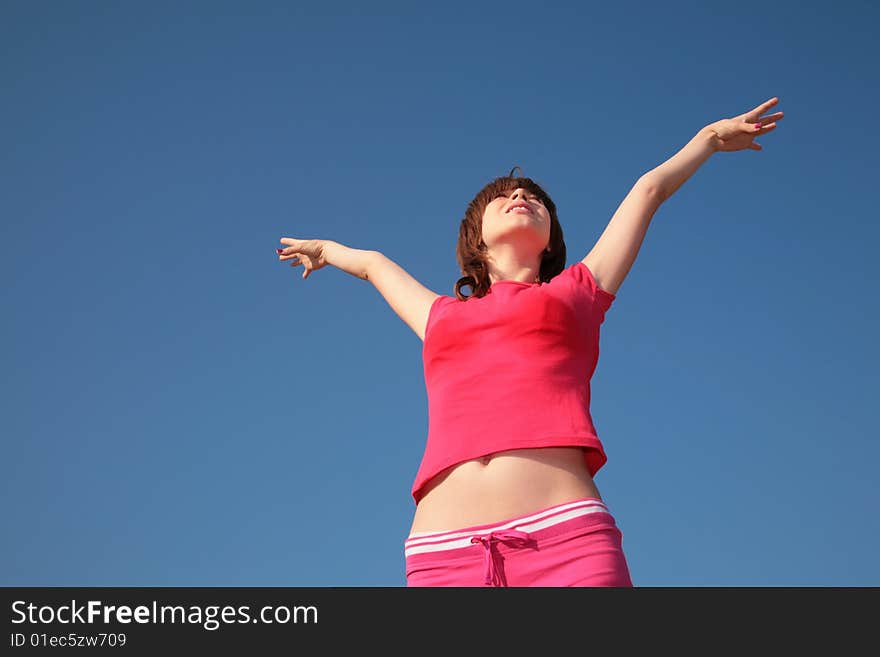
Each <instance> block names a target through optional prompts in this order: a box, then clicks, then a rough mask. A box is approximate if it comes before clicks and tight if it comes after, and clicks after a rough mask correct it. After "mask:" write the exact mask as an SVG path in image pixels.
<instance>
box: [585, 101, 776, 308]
mask: <svg viewBox="0 0 880 657" xmlns="http://www.w3.org/2000/svg"><path fill="white" fill-rule="evenodd" d="M778 102H779V99H778V98H771V99H770V100H768V101H767V102H765V103H762V104H760V105H758V106H757V107H756V108H755V109H753V110H751V111H749V112H745V113H743V114H740V115H739V116H736V117H733V118H730V119H721V120H720V121H716V122H714V123H711V124H709V125H707V126H706V127H704V128H702V129H701V130H700V131H699V132H697V134H696V135H695V136H694V137H693V138H692V139H691V140H690V141H689V142H688V143H687V144H686V145H685V146H684V148H682V149H681V150H680V151H679V152H678V153H676V154H675V155H673V156H672V157H671V158H669V159H668V160H666V162H664V163H663V164H661V165H660V166H658V167H657V168H655V169H652V170H650V171H648V172H647V173H645V174H644V175H643V176H642V177H641V178H639V180H638V181H637V182H636V184H635V186H634V187H633V188H632V190H631V191H630V192H629V194H627V196H626V198H624V200H623V202H622V203H621V204H620V207H618V209H617V211H616V212H615V213H614V216H612V217H611V221H609V222H608V226H607V227H606V228H605V230H604V232H603V233H602V235H601V236H600V237H599V239H598V241H597V242H596V245H595V246H594V247H593V248H592V250H591V251H590V252H589V253H588V254H587V255H586V257H584V259H583V260H582V262H583V263H584V264H585V265H586V266H587V267H588V268H589V269H590V271H591V272H592V274H593V277H594V278H595V280H596V283H597V284H598V285H599V287H601V288H602V289H603V290H606V291H608V292H611V293H612V294H617V290H618V289H619V288H620V285H621V284H622V283H623V280H624V279H625V278H626V276H627V275H628V274H629V270H630V268H631V267H632V265H633V263H634V262H635V259H636V256H637V255H638V252H639V250H640V249H641V246H642V242H643V240H644V237H645V234H646V233H647V231H648V225H649V224H650V223H651V218H652V217H653V216H654V213H655V212H656V210H657V208H658V207H659V206H660V205H661V204H662V203H663V202H664V201H665V200H666V199H668V198H669V197H670V196H672V195H673V194H674V193H675V192H676V191H677V190H678V188H679V187H681V186H682V185H683V184H684V182H685V181H686V180H687V179H688V178H690V177H691V176H692V175H693V174H694V172H696V170H697V169H699V168H700V166H701V165H702V164H703V163H704V162H705V161H706V160H708V159H709V156H710V155H712V154H713V153H716V152H719V151H739V150H743V149H746V148H748V149H751V150H755V151H760V150H761V145H760V144H758V143H756V142H754V141H753V140H754V139H755V137H759V136H761V135H765V134H767V133H768V132H770V131H771V130H774V129H775V128H776V122H777V121H779V120H780V119H781V118H782V116H783V114H782V112H776V113H775V114H771V115H769V116H765V117H762V116H761V115H762V114H763V113H764V112H766V111H767V110H768V109H770V108H771V107H772V106H773V105H775V104H776V103H778Z"/></svg>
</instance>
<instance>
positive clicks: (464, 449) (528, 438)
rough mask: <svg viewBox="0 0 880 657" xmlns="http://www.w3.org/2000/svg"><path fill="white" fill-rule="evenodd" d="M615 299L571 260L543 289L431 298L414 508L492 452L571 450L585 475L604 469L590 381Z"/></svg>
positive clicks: (513, 285)
mask: <svg viewBox="0 0 880 657" xmlns="http://www.w3.org/2000/svg"><path fill="white" fill-rule="evenodd" d="M615 298H616V295H614V294H611V293H610V292H607V291H606V290H603V289H601V288H599V287H598V285H597V284H596V280H595V279H594V278H593V275H592V273H591V272H590V270H589V269H588V268H587V266H586V265H584V264H583V262H577V263H575V264H574V265H571V266H569V267H568V268H566V269H564V270H563V271H562V272H560V273H559V274H558V275H557V276H555V277H554V278H553V279H551V280H550V282H549V283H521V282H519V281H499V282H497V283H495V284H494V285H492V286H491V287H490V288H489V292H488V293H487V294H486V295H485V296H484V297H482V298H479V299H478V298H475V297H472V298H469V299H468V300H467V301H459V300H458V299H456V298H455V297H450V296H445V295H441V296H439V297H437V299H435V300H434V303H433V304H432V305H431V309H430V312H429V313H428V322H427V325H426V327H425V341H424V344H423V345H422V359H423V361H424V373H425V387H426V390H427V396H428V437H427V441H426V444H425V452H424V456H423V457H422V462H421V465H420V466H419V470H418V473H417V474H416V478H415V481H414V482H413V486H412V496H413V499H414V500H415V501H416V503H418V501H419V500H420V499H421V492H422V491H421V489H422V488H423V487H424V485H425V484H426V483H427V482H428V481H429V480H430V479H431V478H432V477H434V476H435V475H437V474H439V473H440V472H442V471H443V470H445V469H447V468H449V467H451V466H453V465H456V464H458V463H461V462H462V461H468V460H470V459H475V458H479V457H481V456H484V455H486V454H491V453H493V452H498V451H502V450H508V449H519V448H532V447H553V446H581V447H584V448H586V449H585V450H584V458H585V460H586V464H587V467H588V469H589V471H590V474H595V473H596V472H597V471H598V470H599V468H601V467H602V466H603V465H604V464H605V461H606V460H607V458H606V456H605V450H604V449H603V447H602V443H601V442H600V440H599V437H598V435H597V433H596V429H595V427H594V426H593V420H592V417H591V416H590V379H591V378H592V376H593V372H594V371H595V369H596V363H597V362H598V359H599V326H600V325H601V324H602V322H603V321H604V319H605V312H606V311H607V310H608V308H609V307H610V306H611V303H612V301H614V299H615Z"/></svg>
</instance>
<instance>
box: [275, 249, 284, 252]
mask: <svg viewBox="0 0 880 657" xmlns="http://www.w3.org/2000/svg"><path fill="white" fill-rule="evenodd" d="M275 250H276V251H278V253H281V252H282V251H284V249H275Z"/></svg>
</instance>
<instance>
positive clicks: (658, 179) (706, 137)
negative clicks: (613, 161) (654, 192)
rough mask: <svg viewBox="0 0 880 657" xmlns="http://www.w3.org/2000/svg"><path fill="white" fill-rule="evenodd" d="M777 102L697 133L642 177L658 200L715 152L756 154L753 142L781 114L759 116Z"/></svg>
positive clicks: (772, 125)
mask: <svg viewBox="0 0 880 657" xmlns="http://www.w3.org/2000/svg"><path fill="white" fill-rule="evenodd" d="M778 102H779V99H778V98H771V99H770V100H768V101H767V102H765V103H762V104H760V105H758V106H757V107H756V108H755V109H753V110H751V111H750V112H745V113H743V114H740V115H739V116H736V117H734V118H732V119H721V120H720V121H716V122H715V123H710V124H709V125H707V126H706V127H705V128H703V129H701V130H700V131H699V132H697V134H696V135H695V136H694V138H693V139H691V140H690V141H689V142H688V143H687V145H685V147H684V148H682V149H681V150H680V151H679V152H678V153H676V154H675V155H673V156H672V157H671V158H669V159H668V160H666V162H664V163H663V164H661V165H660V166H658V167H657V168H656V169H652V170H651V171H649V172H648V173H646V174H645V175H644V176H643V177H645V178H647V179H648V180H650V181H651V183H652V184H653V185H654V186H656V187H657V189H658V190H659V192H660V197H661V199H662V200H664V201H665V200H666V199H668V198H669V197H670V196H672V195H673V194H674V193H675V192H676V191H677V190H678V188H679V187H681V186H682V185H683V184H684V182H685V181H686V180H687V179H688V178H690V177H691V176H692V175H693V174H694V172H696V170H697V169H699V168H700V166H701V165H702V164H703V163H704V162H705V161H706V160H708V159H709V156H710V155H712V154H713V153H715V152H718V151H741V150H743V149H750V150H753V151H760V150H761V149H762V146H761V145H760V144H758V143H756V142H754V141H753V140H754V139H755V137H760V136H761V135H766V134H767V133H768V132H770V131H771V130H774V129H775V128H776V122H777V121H779V120H780V119H782V116H783V114H782V112H776V113H775V114H771V115H769V116H765V117H762V116H761V114H763V113H764V112H766V111H767V110H768V109H770V108H771V107H773V105H775V104H776V103H778Z"/></svg>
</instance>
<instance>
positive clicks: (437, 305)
mask: <svg viewBox="0 0 880 657" xmlns="http://www.w3.org/2000/svg"><path fill="white" fill-rule="evenodd" d="M455 303H458V299H456V298H455V297H450V296H447V295H445V294H441V295H440V296H439V297H437V298H436V299H434V301H433V302H432V303H431V308H430V310H428V321H427V322H426V323H425V339H426V340H427V338H428V333H429V332H430V331H431V327H432V326H433V325H434V323H435V322H436V321H437V317H439V316H440V315H442V314H443V311H444V310H445V309H446V308H448V307H449V306H451V305H453V304H455Z"/></svg>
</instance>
